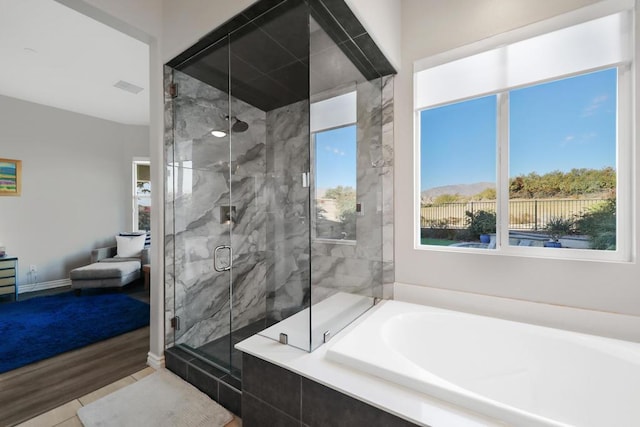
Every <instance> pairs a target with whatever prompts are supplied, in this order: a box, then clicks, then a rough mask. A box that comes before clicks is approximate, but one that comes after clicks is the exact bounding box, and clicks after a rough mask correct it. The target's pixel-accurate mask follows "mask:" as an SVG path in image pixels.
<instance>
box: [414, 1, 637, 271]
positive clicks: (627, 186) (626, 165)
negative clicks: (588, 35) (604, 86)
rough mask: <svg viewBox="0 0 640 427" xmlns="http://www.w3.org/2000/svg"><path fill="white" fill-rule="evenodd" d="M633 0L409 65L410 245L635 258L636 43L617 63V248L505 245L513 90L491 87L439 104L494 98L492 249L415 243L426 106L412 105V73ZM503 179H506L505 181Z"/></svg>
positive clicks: (553, 255) (555, 256)
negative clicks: (494, 216)
mask: <svg viewBox="0 0 640 427" xmlns="http://www.w3.org/2000/svg"><path fill="white" fill-rule="evenodd" d="M634 3H635V2H634V1H632V0H610V1H603V2H599V3H597V4H595V5H592V6H588V7H585V8H582V9H579V10H576V11H573V12H570V13H567V14H564V15H560V16H557V17H555V18H552V19H549V20H547V21H544V22H540V23H536V24H533V25H530V26H527V27H523V28H521V29H518V30H514V31H510V32H508V33H504V34H500V35H498V36H494V37H491V38H488V39H485V40H482V41H480V42H477V43H473V44H470V45H467V46H463V47H460V48H457V49H454V50H451V51H448V52H445V53H442V54H439V55H435V56H432V57H429V58H425V59H423V60H420V61H416V62H415V64H414V81H413V87H414V94H413V99H414V117H413V120H414V165H413V167H414V218H413V221H414V235H413V238H414V249H417V250H427V251H443V252H463V253H469V252H473V253H479V254H486V255H489V256H504V255H506V256H522V257H537V258H553V259H571V260H576V259H581V260H594V261H617V262H631V261H633V260H634V258H635V254H634V253H633V251H632V248H633V247H634V245H635V229H636V225H635V221H634V212H635V204H636V203H635V197H634V193H633V189H634V183H633V175H634V168H635V162H634V160H633V159H634V157H633V156H634V147H633V141H634V140H635V137H634V136H635V126H634V120H633V119H634V117H635V115H634V113H635V96H634V95H635V85H634V82H635V75H636V69H635V57H636V55H637V51H636V46H634V47H633V49H632V50H633V56H634V57H633V59H632V61H631V63H625V64H618V65H617V69H618V93H617V96H618V99H617V107H618V110H617V133H618V138H617V142H616V174H617V180H616V197H617V208H616V250H615V251H605V250H593V249H570V248H563V249H562V250H554V249H552V248H539V247H521V246H512V245H509V235H508V229H509V186H508V181H509V117H508V114H509V103H508V102H509V101H508V92H509V91H510V90H514V89H517V88H514V87H511V88H509V89H506V90H500V91H495V92H491V93H484V94H477V95H474V96H472V97H469V98H467V99H456V100H452V101H450V102H446V103H443V104H442V105H447V104H450V103H453V102H462V101H465V100H469V99H476V98H480V97H482V96H487V95H492V94H496V95H498V101H497V104H498V105H497V112H496V113H497V120H498V123H497V141H496V165H497V167H496V169H497V170H496V190H497V191H496V193H497V200H496V207H497V209H496V214H497V224H496V225H497V233H496V248H495V249H476V248H463V247H448V246H429V245H422V244H421V242H420V192H421V187H420V185H421V184H420V172H421V167H420V166H421V165H420V158H421V157H420V148H421V147H420V135H421V129H420V113H421V111H423V110H425V108H424V107H421V108H419V107H418V106H417V99H418V84H417V73H418V72H420V71H422V70H425V69H428V68H431V67H435V66H438V65H441V64H444V63H447V62H450V61H454V60H457V59H462V58H466V57H469V56H472V55H475V54H478V53H481V52H484V51H487V50H490V49H495V48H497V47H500V46H503V45H507V44H511V43H516V42H518V41H522V40H526V39H528V38H531V37H535V36H538V35H543V34H545V33H548V32H551V31H555V30H558V29H562V28H565V27H569V26H572V25H576V24H580V23H583V22H586V21H589V20H592V19H597V18H600V17H603V16H607V15H610V14H613V13H616V12H620V11H624V10H630V9H631V6H630V5H633V4H634ZM636 15H637V12H636V11H635V10H634V11H633V12H632V16H633V19H632V21H633V24H632V25H633V29H632V34H633V39H634V41H635V39H636V38H637V34H636V27H635V21H636ZM613 67H614V66H613V65H609V66H603V67H601V68H599V69H598V68H596V69H590V70H584V71H581V72H577V73H575V74H574V75H573V76H578V75H582V74H586V73H588V72H593V71H598V70H602V69H608V68H613ZM567 77H572V75H564V76H559V77H557V78H553V79H549V80H547V81H555V80H560V79H563V78H567ZM542 83H545V81H538V82H534V83H532V84H530V85H525V86H522V87H528V86H535V85H539V84H542ZM438 106H439V105H432V106H430V107H429V108H434V107H438ZM505 180H506V181H507V182H506V183H505Z"/></svg>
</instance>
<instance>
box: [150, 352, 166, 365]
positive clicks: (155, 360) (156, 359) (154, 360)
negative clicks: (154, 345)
mask: <svg viewBox="0 0 640 427" xmlns="http://www.w3.org/2000/svg"><path fill="white" fill-rule="evenodd" d="M147 365H149V366H151V367H152V368H153V369H161V368H164V356H157V355H155V354H153V353H151V352H149V353H147Z"/></svg>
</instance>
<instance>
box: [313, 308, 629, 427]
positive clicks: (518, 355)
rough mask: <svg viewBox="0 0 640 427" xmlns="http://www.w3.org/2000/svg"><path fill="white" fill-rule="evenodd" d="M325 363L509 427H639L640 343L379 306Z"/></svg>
mask: <svg viewBox="0 0 640 427" xmlns="http://www.w3.org/2000/svg"><path fill="white" fill-rule="evenodd" d="M374 310H375V311H374V312H373V313H372V314H371V315H370V316H369V317H368V318H367V319H366V320H365V321H364V322H362V323H361V324H359V325H357V326H356V327H355V328H354V329H353V330H352V331H351V332H349V333H348V334H346V335H345V336H343V337H340V338H338V337H337V338H336V339H335V340H334V341H333V342H331V343H330V344H329V348H328V349H327V353H326V354H327V356H326V357H327V358H329V359H330V360H332V361H336V362H339V363H342V364H345V365H348V366H350V367H351V368H353V369H356V370H360V371H364V372H367V373H369V374H372V375H375V376H378V377H381V378H384V379H386V380H389V381H392V382H394V383H397V384H400V385H403V386H406V387H409V388H411V389H414V390H417V391H419V392H422V393H426V394H428V395H431V396H433V397H436V398H439V399H442V400H445V401H447V402H450V403H453V404H455V405H459V406H462V407H464V408H467V409H469V410H472V411H476V412H478V413H481V414H485V415H488V416H490V417H494V418H497V419H499V420H502V421H504V422H506V423H508V424H509V425H515V426H566V425H575V426H598V427H600V426H616V427H623V426H640V344H638V343H632V342H627V341H621V340H614V339H608V338H602V337H597V336H592V335H585V334H579V333H574V332H568V331H562V330H557V329H551V328H545V327H540V326H534V325H529V324H525V323H518V322H510V321H506V320H500V319H495V318H490V317H483V316H476V315H472V314H466V313H460V312H455V311H449V310H443V309H438V308H433V307H427V306H422V305H416V304H409V303H404V302H398V301H387V302H384V303H382V304H380V305H379V306H377V307H376V308H374Z"/></svg>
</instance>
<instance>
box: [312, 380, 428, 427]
mask: <svg viewBox="0 0 640 427" xmlns="http://www.w3.org/2000/svg"><path fill="white" fill-rule="evenodd" d="M337 421H339V423H340V425H345V426H349V427H370V426H385V427H409V426H415V424H413V423H410V422H409V421H406V420H404V419H402V418H399V417H396V416H395V415H392V414H390V413H388V412H384V411H382V410H380V409H378V408H375V407H373V406H371V405H368V404H366V403H364V402H361V401H359V400H357V399H354V398H352V397H349V396H347V395H345V394H342V393H340V392H338V391H335V390H333V389H330V388H328V387H325V386H323V385H321V384H318V383H316V382H313V381H310V380H308V379H306V378H303V379H302V422H303V423H304V424H308V425H310V426H331V425H336V422H337Z"/></svg>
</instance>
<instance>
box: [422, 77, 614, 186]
mask: <svg viewBox="0 0 640 427" xmlns="http://www.w3.org/2000/svg"><path fill="white" fill-rule="evenodd" d="M616 81H617V71H616V70H615V69H609V70H604V71H599V72H595V73H591V74H587V75H583V76H578V77H574V78H568V79H563V80H560V81H557V82H552V83H547V84H542V85H537V86H534V87H529V88H523V89H518V90H513V91H511V94H510V99H509V101H510V146H509V150H510V153H509V165H510V176H511V177H514V176H518V175H521V174H525V175H526V174H528V173H530V172H537V173H538V174H544V173H547V172H551V171H554V170H560V171H563V172H567V171H569V170H571V169H573V168H594V169H600V168H603V167H606V166H611V167H615V152H616V148H615V138H616V90H617V88H616ZM420 120H421V124H420V126H421V141H420V143H421V165H422V167H421V186H422V190H426V189H429V188H433V187H439V186H442V185H452V184H470V183H474V182H483V181H487V182H495V174H496V159H495V158H496V154H495V153H496V148H495V144H496V142H495V141H496V123H495V122H496V96H488V97H484V98H480V99H474V100H471V101H466V102H462V103H457V104H452V105H448V106H444V107H438V108H433V109H430V110H425V111H422V112H421V114H420Z"/></svg>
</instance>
